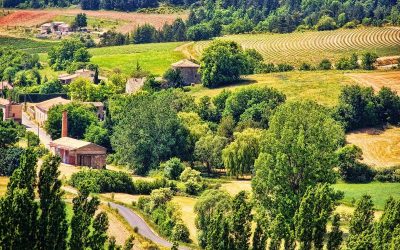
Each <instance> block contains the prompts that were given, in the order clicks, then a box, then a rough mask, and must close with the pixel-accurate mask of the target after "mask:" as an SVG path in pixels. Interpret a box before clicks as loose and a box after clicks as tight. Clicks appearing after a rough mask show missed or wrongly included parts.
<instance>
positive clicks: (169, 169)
mask: <svg viewBox="0 0 400 250" xmlns="http://www.w3.org/2000/svg"><path fill="white" fill-rule="evenodd" d="M160 169H161V170H163V173H164V176H165V177H166V178H168V179H170V180H177V179H178V178H179V176H180V175H181V173H182V172H183V170H184V169H185V165H184V164H183V163H182V162H181V160H180V159H179V158H176V157H174V158H171V159H169V160H168V161H166V162H164V163H161V164H160Z"/></svg>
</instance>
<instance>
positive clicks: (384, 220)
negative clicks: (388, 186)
mask: <svg viewBox="0 0 400 250" xmlns="http://www.w3.org/2000/svg"><path fill="white" fill-rule="evenodd" d="M399 227H400V201H399V200H395V199H393V198H392V197H390V198H389V199H388V200H387V201H386V204H385V208H384V210H383V214H382V216H381V218H380V219H379V221H378V222H377V223H376V224H375V230H374V245H375V246H376V247H379V248H380V249H382V250H389V249H391V245H392V242H393V241H394V240H395V238H396V228H399Z"/></svg>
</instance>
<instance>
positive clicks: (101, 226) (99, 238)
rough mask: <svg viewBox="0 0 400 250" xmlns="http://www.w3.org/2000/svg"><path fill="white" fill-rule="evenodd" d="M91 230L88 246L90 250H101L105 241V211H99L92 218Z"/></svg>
mask: <svg viewBox="0 0 400 250" xmlns="http://www.w3.org/2000/svg"><path fill="white" fill-rule="evenodd" d="M92 226H93V232H92V235H91V236H90V248H91V250H101V249H104V244H105V243H106V241H107V239H108V236H107V229H108V217H107V214H106V213H105V212H100V213H99V214H98V215H96V218H95V219H94V220H93V225H92Z"/></svg>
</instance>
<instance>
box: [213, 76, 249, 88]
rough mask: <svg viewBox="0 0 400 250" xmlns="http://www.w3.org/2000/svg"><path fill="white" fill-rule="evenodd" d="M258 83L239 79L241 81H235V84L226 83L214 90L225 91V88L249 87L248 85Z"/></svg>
mask: <svg viewBox="0 0 400 250" xmlns="http://www.w3.org/2000/svg"><path fill="white" fill-rule="evenodd" d="M256 82H257V81H256V80H253V79H246V78H243V79H239V80H237V81H235V82H234V83H224V84H221V85H219V86H218V87H215V88H213V89H223V88H227V87H239V86H247V85H251V84H254V83H256Z"/></svg>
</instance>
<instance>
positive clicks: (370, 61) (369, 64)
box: [361, 52, 378, 70]
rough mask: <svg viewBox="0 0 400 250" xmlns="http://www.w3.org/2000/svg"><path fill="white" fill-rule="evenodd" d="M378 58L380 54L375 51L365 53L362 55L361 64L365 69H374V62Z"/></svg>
mask: <svg viewBox="0 0 400 250" xmlns="http://www.w3.org/2000/svg"><path fill="white" fill-rule="evenodd" d="M376 59H378V56H377V55H376V54H375V53H369V52H367V53H365V54H363V57H362V62H361V66H362V68H363V69H365V70H373V69H374V68H375V66H374V63H375V62H376Z"/></svg>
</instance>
